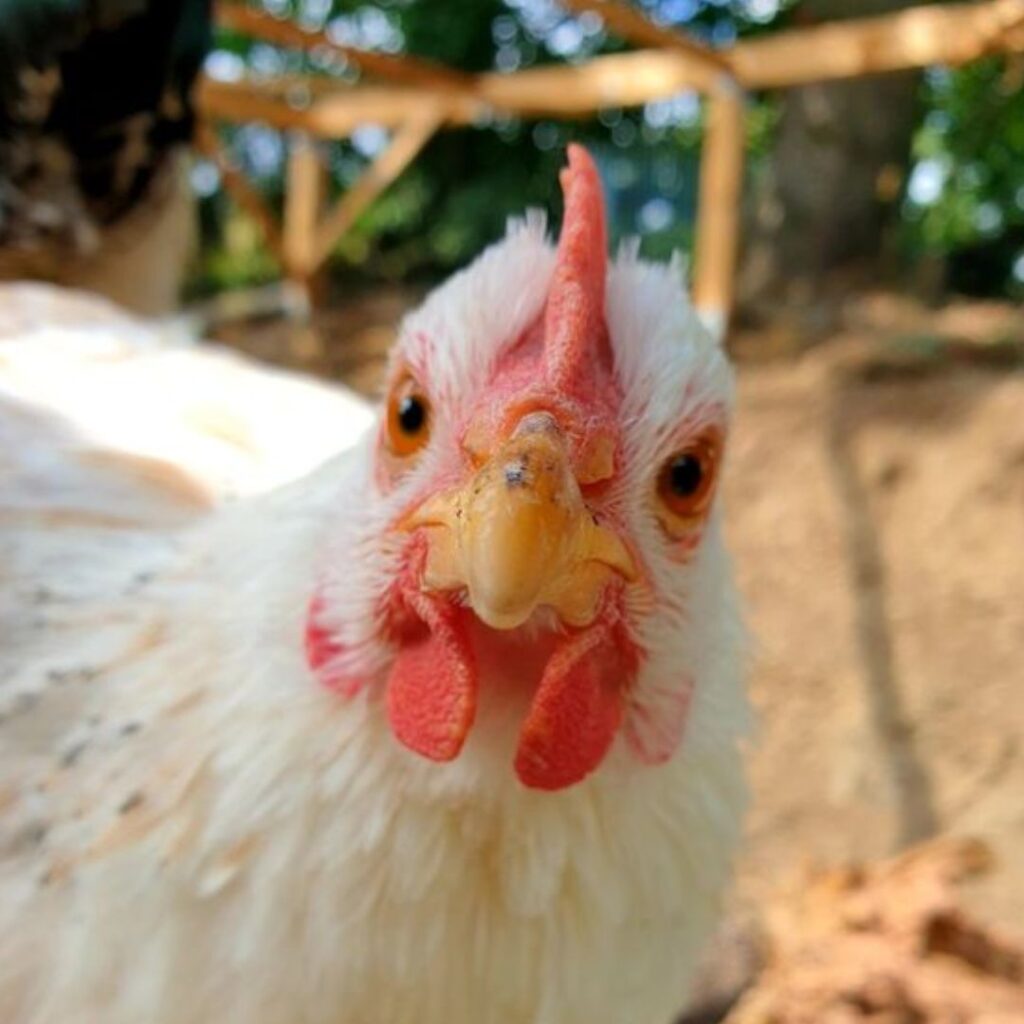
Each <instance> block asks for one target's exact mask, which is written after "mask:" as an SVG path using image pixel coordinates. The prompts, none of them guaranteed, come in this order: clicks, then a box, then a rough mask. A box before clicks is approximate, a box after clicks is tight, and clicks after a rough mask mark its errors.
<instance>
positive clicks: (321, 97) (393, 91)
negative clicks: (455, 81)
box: [196, 76, 486, 139]
mask: <svg viewBox="0 0 1024 1024" xmlns="http://www.w3.org/2000/svg"><path fill="white" fill-rule="evenodd" d="M288 84H291V83H290V80H289V83H288ZM288 91H289V89H288V88H287V87H286V83H284V82H281V81H279V80H277V79H273V78H272V79H266V80H264V79H245V80H243V81H240V82H220V81H216V80H214V79H212V78H209V77H208V76H204V77H203V78H201V79H200V82H199V85H198V86H197V88H196V105H197V107H198V108H199V110H200V112H201V113H202V114H203V116H205V117H206V118H209V119H212V120H219V121H234V122H245V121H262V122H263V123H265V124H268V125H270V126H271V127H272V128H278V129H280V130H283V131H287V130H289V129H295V130H297V131H304V132H309V133H310V134H312V135H317V136H319V137H320V138H324V139H344V138H347V137H348V136H349V135H351V134H352V132H353V131H354V130H355V129H356V128H358V127H359V126H360V125H361V124H379V125H382V126H384V127H385V128H394V127H398V126H399V125H402V124H404V123H405V122H406V121H408V120H409V118H410V117H416V116H419V115H421V114H422V115H424V116H425V115H426V114H427V113H430V114H434V113H437V112H438V111H440V112H441V114H442V115H443V119H444V120H446V121H448V122H449V123H451V124H468V123H470V122H472V121H473V120H474V119H475V118H477V117H479V116H480V115H481V114H482V113H483V112H484V110H485V109H486V107H485V104H484V103H482V102H481V101H480V100H478V99H474V98H473V97H472V96H470V95H469V94H466V93H458V92H447V93H439V92H433V91H431V90H429V89H409V88H405V87H399V86H375V85H366V86H354V87H353V86H347V85H341V84H338V85H336V86H335V87H334V88H333V89H326V88H324V87H323V85H322V84H319V85H318V88H317V92H316V95H315V96H314V97H313V98H312V100H311V102H310V103H308V104H307V105H305V106H296V105H294V104H293V103H291V102H289V101H288V100H287V99H286V98H285V96H286V94H287V93H288Z"/></svg>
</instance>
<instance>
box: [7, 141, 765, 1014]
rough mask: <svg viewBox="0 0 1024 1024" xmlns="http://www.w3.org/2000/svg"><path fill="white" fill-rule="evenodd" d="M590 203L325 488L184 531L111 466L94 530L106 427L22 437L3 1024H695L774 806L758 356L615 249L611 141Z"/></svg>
mask: <svg viewBox="0 0 1024 1024" xmlns="http://www.w3.org/2000/svg"><path fill="white" fill-rule="evenodd" d="M563 189H564V192H565V217H564V222H563V227H562V230H561V236H560V240H559V242H558V245H557V247H553V246H552V245H551V244H550V243H549V242H548V241H547V240H546V236H545V226H544V221H543V218H542V217H539V216H536V215H529V216H527V217H526V218H525V220H522V221H518V222H513V223H512V224H511V225H510V227H509V231H508V234H507V237H506V238H505V239H504V240H503V241H501V242H499V243H498V244H496V245H495V246H493V247H492V248H491V249H489V250H488V251H486V252H485V253H484V254H483V255H482V256H481V257H480V258H479V259H478V260H477V261H476V262H475V263H473V264H472V265H471V266H470V267H469V268H468V269H466V270H464V271H463V272H461V273H459V274H457V275H456V276H455V277H453V278H452V279H451V280H449V281H448V282H447V283H446V284H444V285H443V286H442V287H440V288H439V289H437V290H436V291H435V292H434V293H433V294H432V295H431V296H430V297H428V299H427V300H426V302H425V303H424V304H423V305H422V307H421V308H419V309H418V310H416V311H415V312H413V313H411V314H410V315H409V316H408V317H407V319H406V320H405V322H404V323H403V325H402V327H401V331H400V335H399V338H398V341H397V343H396V347H395V350H394V352H393V354H392V358H391V363H390V370H389V377H388V381H389V383H388V398H387V402H386V404H385V407H384V409H383V410H382V411H381V413H380V414H379V415H378V416H377V417H376V419H375V421H374V426H373V428H372V429H370V430H369V431H368V432H366V433H365V434H363V435H362V437H361V438H360V440H358V441H357V442H356V443H355V444H354V445H353V446H352V447H351V448H349V449H348V450H347V451H345V452H343V453H341V454H339V455H337V456H336V457H333V458H330V459H328V460H327V461H326V463H325V464H324V465H322V466H321V467H320V468H318V469H316V470H314V471H313V472H312V473H310V474H308V475H305V476H303V477H301V478H299V479H297V480H294V481H292V482H290V483H287V484H284V485H283V486H281V487H278V488H275V489H271V490H269V491H266V492H265V493H255V494H253V493H250V494H249V496H247V497H244V498H241V499H232V500H219V501H216V500H215V501H214V502H213V505H214V507H213V509H212V510H210V511H206V512H202V511H200V512H195V511H192V512H190V513H189V514H175V515H168V514H166V509H165V508H164V506H163V505H162V504H161V503H160V502H159V501H157V500H156V499H155V498H154V496H153V494H152V493H150V492H147V493H146V495H145V497H146V501H139V500H136V497H135V496H134V495H128V496H126V493H125V485H124V481H123V480H122V479H121V478H118V479H116V480H111V478H110V473H111V471H112V468H113V467H112V465H111V463H110V462H109V461H107V462H106V463H102V464H99V465H92V466H90V465H88V464H83V463H82V462H81V460H78V461H76V462H75V464H74V473H72V474H70V475H72V476H74V478H75V481H76V486H77V490H76V491H75V493H81V494H83V495H86V496H87V497H88V499H89V501H90V504H89V506H88V507H83V508H82V509H81V510H80V511H78V512H76V511H75V510H74V509H73V508H68V507H62V508H59V509H55V508H54V507H53V505H54V501H55V500H57V499H59V498H60V497H61V496H62V495H63V494H64V490H62V487H61V485H60V481H61V480H65V481H66V479H67V475H68V473H69V471H68V469H67V459H68V458H69V457H70V454H73V453H74V452H75V451H76V450H77V449H76V448H75V446H74V445H73V444H71V443H66V444H64V445H63V446H61V447H60V448H59V451H58V454H48V451H49V449H46V448H45V446H43V450H38V451H35V452H33V450H32V449H31V446H29V447H28V448H26V449H25V450H26V451H28V452H29V453H30V455H31V457H29V456H26V458H27V459H28V463H29V464H28V466H27V469H26V468H24V467H23V470H22V477H23V478H24V480H23V482H19V477H18V475H17V465H16V466H15V476H14V486H13V487H10V486H6V487H5V488H4V491H3V495H4V496H3V498H2V499H0V531H2V532H0V538H2V543H3V548H2V555H0V558H2V563H0V564H2V566H3V574H4V575H3V578H2V581H0V602H2V603H0V616H2V619H0V628H2V631H3V636H4V638H5V642H4V645H3V648H2V650H0V679H3V680H4V683H3V685H4V691H3V710H2V725H0V737H2V739H0V808H2V810H0V858H2V859H0V936H2V938H0V1019H3V1020H11V1021H19V1022H24V1024H56V1022H60V1024H77V1022H89V1024H115V1022H116V1024H129V1022H130V1024H138V1022H140V1021H146V1022H155V1024H179V1022H180V1024H186V1022H188V1024H195V1022H206V1021H218V1022H220V1024H234V1022H238V1024H243V1022H244V1024H300V1022H301V1024H328V1022H330V1024H361V1022H374V1024H399V1022H414V1021H415V1022H417V1024H470V1022H472V1024H488V1022H494V1024H509V1022H536V1024H548V1022H550V1024H556V1022H557V1024H582V1022H587V1024H621V1022H623V1021H630V1022H635V1024H664V1022H666V1021H668V1020H670V1019H671V1017H672V1015H673V1014H674V1013H675V1012H676V1011H678V1010H679V1008H680V1007H681V1005H682V1004H683V1002H684V999H685V996H686V992H687V986H688V983H689V977H690V974H691V971H692V968H693V966H694V963H695V960H696V957H697V954H698V951H699V949H700V947H701V945H702V943H703V941H704V939H705V938H706V936H707V934H708V932H709V930H710V929H711V927H712V925H713V922H714V920H715V916H716V912H717V909H718V905H719V902H720V898H721V895H722V892H723V888H724V886H725V885H726V883H727V879H728V876H729V861H730V855H731V852H732V850H733V848H734V845H735V843H736V841H737V837H738V833H739V827H740V819H741V815H742V809H743V805H744V801H745V787H744V782H743V773H742V765H741V751H740V745H741V738H742V736H743V735H744V733H745V731H746V729H747V724H748V712H747V708H746V703H745V698H744V694H743V687H742V679H741V676H742V672H741V667H742V664H741V663H742V649H743V637H742V630H741V627H740V619H739V615H738V612H737V601H736V597H735V593H734V588H733V583H732V579H731V573H730V569H729V565H728V560H727V556H726V552H725V549H724V544H723V538H722V531H721V519H720V510H719V507H718V502H717V501H716V498H715V495H716V486H715V485H716V481H717V478H718V476H719V474H720V468H721V459H722V455H723V450H724V445H725V438H726V434H727V430H728V422H729V416H730V409H731V405H732V380H731V372H730V370H729V367H728V364H727V361H726V358H725V356H724V354H723V352H722V349H721V347H720V345H719V344H718V343H717V342H716V340H715V339H713V338H712V337H711V336H710V335H709V334H708V333H706V332H705V330H704V329H703V328H702V326H701V325H700V323H699V321H698V320H697V318H696V316H695V314H694V312H693V311H692V309H691V308H690V306H689V304H688V302H687V300H686V298H685V295H684V291H683V288H682V285H681V276H682V275H681V273H680V268H679V266H678V265H677V264H676V263H673V264H671V265H669V266H658V265H651V264H647V263H644V262H642V261H641V260H640V259H639V258H638V255H637V252H636V249H635V248H631V247H629V246H626V247H625V248H624V249H623V250H622V251H621V252H620V254H619V256H618V257H617V259H616V260H615V262H614V263H612V264H611V265H609V263H608V259H607V255H606V231H605V224H604V210H603V199H602V195H601V190H600V184H599V180H598V176H597V173H596V170H595V167H594V164H593V162H592V161H591V159H590V157H589V156H588V154H587V153H586V152H585V151H584V150H583V149H581V148H579V147H571V148H570V151H569V166H568V168H567V169H566V170H565V171H564V172H563ZM2 357H3V349H2V348H0V358H2ZM156 401H157V399H156V396H154V404H155V403H156ZM24 411H25V410H24V409H22V412H24ZM144 415H145V414H144V410H139V418H140V419H141V418H144ZM264 415H265V416H266V418H267V419H268V420H269V421H272V422H273V421H280V422H281V426H282V428H287V426H288V424H287V422H286V421H285V420H286V417H280V418H279V417H278V416H277V415H276V414H275V411H274V410H273V409H272V408H270V407H269V405H268V407H266V408H265V409H264ZM23 427H24V429H23V434H24V436H25V437H27V438H28V439H29V440H32V438H34V437H35V436H36V435H35V434H33V432H32V429H31V426H30V425H28V424H23ZM317 429H318V428H317V425H316V424H315V423H313V422H312V421H309V432H310V436H311V437H313V435H314V434H315V433H316V431H317ZM324 429H325V430H327V431H329V430H330V424H329V423H328V422H327V420H326V418H325V420H324ZM37 447H38V446H37ZM69 453H70V454H69ZM58 455H59V456H60V457H59V458H58ZM9 457H10V455H9V454H8V458H9ZM62 460H63V461H62ZM186 468H187V467H186ZM5 472H7V473H8V474H10V472H11V470H10V469H8V470H6V471H5ZM90 473H93V474H94V475H95V477H96V480H95V483H92V484H91V483H90V479H89V476H88V474H90ZM101 474H105V475H101ZM55 478H57V482H56V483H54V482H53V481H54V479H55ZM143 482H144V483H145V484H146V485H147V486H149V487H150V488H151V487H152V486H154V482H153V479H152V474H150V475H149V479H148V480H147V481H143ZM159 482H160V481H157V483H159ZM69 486H70V485H69ZM259 489H260V488H259V487H254V488H251V490H253V491H258V490H259ZM177 490H178V491H180V488H178V489H177ZM72 505H73V502H72ZM154 509H155V511H154ZM161 510H163V512H164V514H160V513H161ZM41 587H42V588H45V590H44V592H43V593H42V594H40V593H39V588H41Z"/></svg>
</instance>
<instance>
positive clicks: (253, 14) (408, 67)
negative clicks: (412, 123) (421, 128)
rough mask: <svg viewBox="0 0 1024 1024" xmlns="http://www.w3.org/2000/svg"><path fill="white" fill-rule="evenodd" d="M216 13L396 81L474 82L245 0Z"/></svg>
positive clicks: (225, 21)
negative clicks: (355, 42) (330, 53)
mask: <svg viewBox="0 0 1024 1024" xmlns="http://www.w3.org/2000/svg"><path fill="white" fill-rule="evenodd" d="M215 15H216V20H217V24H218V25H220V26H221V27H223V28H227V29H231V30H232V31H234V32H238V33H240V34H241V35H246V36H251V37H252V38H254V39H262V40H263V41H264V42H268V43H274V44H275V45H276V46H283V47H286V48H289V49H297V50H306V51H308V50H312V49H316V48H320V47H323V48H326V49H329V50H332V51H333V52H335V53H338V54H341V56H343V57H344V58H345V59H346V60H347V61H350V62H351V63H352V64H354V65H355V66H356V67H358V68H359V69H360V70H362V71H364V72H365V73H366V74H368V75H373V76H375V77H377V78H385V79H388V80H389V81H392V82H397V83H401V84H404V85H418V86H427V87H429V88H433V89H460V88H466V87H467V86H468V85H469V84H471V82H472V76H471V75H467V74H464V73H463V72H460V71H453V70H451V69H450V68H446V67H442V66H441V65H439V64H434V63H432V62H430V61H426V60H420V59H419V58H417V57H408V56H395V55H393V54H388V53H373V52H371V51H369V50H360V49H359V48H358V47H355V46H346V45H344V44H343V43H337V42H335V41H334V40H333V39H331V38H330V36H329V35H328V34H327V33H326V32H323V31H313V30H310V29H304V28H302V27H301V26H299V25H297V24H295V22H292V21H286V20H283V19H281V18H275V17H273V16H272V15H270V14H266V13H264V12H263V11H258V10H256V9H255V8H253V7H247V6H245V4H244V3H239V2H230V3H228V2H221V3H218V4H217V5H216V7H215Z"/></svg>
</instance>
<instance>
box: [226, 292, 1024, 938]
mask: <svg viewBox="0 0 1024 1024" xmlns="http://www.w3.org/2000/svg"><path fill="white" fill-rule="evenodd" d="M414 298H415V296H414V294H412V293H408V292H406V293H383V294H381V295H378V296H376V297H374V298H373V299H372V300H369V301H362V302H360V303H358V304H353V305H350V306H349V307H347V308H342V309H340V310H335V311H333V312H329V313H327V314H325V315H324V316H323V317H322V318H321V319H320V320H319V321H318V323H317V330H315V331H304V332H299V333H298V334H295V335H293V338H292V346H291V349H290V354H289V355H286V356H285V360H286V361H289V362H292V363H295V362H298V363H301V364H302V365H304V366H306V367H307V368H312V369H315V370H318V371H320V372H324V373H326V374H327V375H330V376H337V377H341V378H343V379H346V380H347V381H349V382H350V383H351V384H353V385H354V386H356V387H358V388H360V389H361V390H364V391H366V392H372V391H373V390H374V389H375V388H376V387H377V386H379V381H380V376H381V371H382V361H381V353H382V351H383V350H384V349H385V348H386V346H387V344H388V342H389V340H390V338H391V337H392V334H393V327H394V324H395V322H396V321H397V319H398V318H399V316H400V314H401V312H402V310H403V309H404V308H405V307H406V306H407V305H408V303H409V302H411V301H413V299H414ZM841 320H842V322H843V324H844V325H845V326H844V332H843V333H841V334H839V335H837V336H836V337H834V338H832V339H830V340H829V341H828V342H827V343H824V344H821V345H818V346H816V347H814V348H813V349H810V350H808V351H804V352H802V353H801V352H796V351H794V349H796V348H798V347H799V346H796V345H794V344H792V343H791V342H790V341H789V340H787V339H786V338H785V337H784V336H783V337H779V336H775V335H766V334H764V333H762V334H759V335H754V336H750V335H747V336H740V337H738V338H737V339H735V340H734V343H733V347H734V348H735V350H736V351H737V353H738V354H739V370H740V373H739V377H740V390H739V396H740V401H739V414H738V417H737V421H736V428H735V431H734V436H733V438H732V441H731V450H730V462H729V469H728V479H727V482H726V488H725V500H726V502H727V506H726V507H727V520H728V533H729V537H730V541H731V544H732V547H733V550H734V552H735V556H736V563H737V567H738V572H739V577H740V581H741V585H742V589H743V592H744V595H745V598H746V602H747V609H748V616H749V621H750V625H751V628H752V631H753V634H754V636H755V638H756V642H755V648H754V655H753V658H752V665H751V693H752V696H753V700H754V702H755V704H756V706H757V709H758V713H759V719H760V728H759V734H758V736H757V741H756V743H755V744H754V745H753V746H752V748H751V752H750V768H751V778H752V783H753V789H754V805H753V813H752V815H751V817H750V822H749V829H748V840H747V843H746V846H745V849H744V853H743V856H742V859H741V862H740V865H739V886H738V890H737V898H736V899H737V905H738V906H739V907H740V908H747V910H748V911H749V910H751V909H754V910H756V908H757V907H758V906H759V905H762V904H763V903H764V902H765V901H766V900H767V899H769V897H770V896H771V894H772V893H774V892H777V891H778V890H779V889H781V888H783V887H785V886H787V885H789V884H790V883H791V881H792V879H793V877H794V876H795V875H796V874H797V873H799V872H801V871H802V870H803V869H804V867H805V866H806V865H807V864H808V863H809V862H816V863H820V864H836V863H841V862H845V861H848V860H851V859H856V860H860V859H872V858H878V857H882V856H885V855H887V854H890V853H892V852H894V851H896V850H898V849H901V848H903V847H905V846H906V845H908V844H911V843H913V842H915V841H918V840H921V839H924V838H927V837H929V836H933V835H936V834H953V835H966V836H977V837H980V838H982V839H984V840H986V841H987V842H988V843H989V844H990V845H991V846H992V847H993V849H994V851H995V854H996V856H997V859H998V864H999V867H998V868H997V870H996V871H995V872H994V873H993V874H992V875H991V876H989V877H988V878H987V879H986V880H983V881H981V882H979V883H977V884H975V885H974V886H973V887H972V888H971V889H970V890H969V892H968V900H969V902H970V903H971V905H972V909H973V910H975V911H978V912H979V913H981V914H982V915H983V916H984V917H985V918H987V919H989V920H994V921H998V922H1002V923H1004V924H1009V925H1016V926H1022V927H1024V750H1022V747H1024V670H1022V661H1024V356H1022V353H1024V347H1022V342H1024V314H1022V313H1021V311H1020V310H1015V309H1013V308H1012V307H1007V306H1005V305H1003V306H999V305H984V304H965V303H960V304H957V305H953V306H950V307H948V308H946V309H945V310H943V311H941V312H940V313H932V312H928V311H926V310H923V309H921V308H919V307H916V306H914V305H913V304H912V303H908V302H905V301H902V300H898V299H895V298H893V297H891V296H875V297H865V298H863V299H861V300H859V301H858V302H857V303H855V304H853V305H852V306H851V307H850V309H849V310H847V311H844V315H843V317H842V318H841ZM233 333H235V338H236V340H237V341H239V342H241V343H242V345H243V347H246V348H247V349H249V350H250V351H252V352H254V353H255V354H258V355H262V356H274V357H275V358H281V353H282V346H281V334H280V329H279V328H276V329H275V328H267V329H265V330H263V331H260V330H254V329H248V330H246V331H245V332H243V333H239V332H237V331H236V332H233ZM768 357H770V358H768Z"/></svg>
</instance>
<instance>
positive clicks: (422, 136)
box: [313, 111, 443, 266]
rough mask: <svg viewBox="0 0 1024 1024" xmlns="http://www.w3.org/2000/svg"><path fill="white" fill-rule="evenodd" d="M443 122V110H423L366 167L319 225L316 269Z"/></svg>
mask: <svg viewBox="0 0 1024 1024" xmlns="http://www.w3.org/2000/svg"><path fill="white" fill-rule="evenodd" d="M442 122H443V114H442V113H441V111H432V112H422V111H421V112H418V113H417V114H416V115H415V116H413V117H411V118H410V119H409V120H408V121H406V123H405V124H404V125H402V127H401V128H399V130H398V131H397V132H396V133H395V135H394V138H392V140H391V143H390V145H389V146H388V147H387V149H385V150H384V151H383V152H381V153H380V154H379V155H378V156H377V158H376V159H375V160H374V161H373V163H371V164H370V166H369V167H367V168H366V170H365V171H364V172H363V173H362V175H361V176H360V177H359V178H358V179H357V180H356V182H355V184H353V185H352V186H351V187H350V188H349V190H348V191H347V192H346V193H345V194H344V195H343V196H342V197H341V198H340V199H339V200H338V202H337V204H336V205H335V207H334V209H333V210H332V211H331V212H330V214H329V215H328V216H327V219H326V220H325V221H324V222H323V224H321V225H320V230H319V231H318V232H317V236H316V241H315V243H314V246H313V254H314V260H315V265H316V266H320V265H321V264H323V263H324V262H325V261H326V260H327V258H328V257H329V256H330V254H331V251H332V250H333V249H334V247H335V245H337V243H338V239H340V238H341V236H342V235H343V234H344V233H345V232H346V231H348V229H349V228H351V227H352V225H353V224H354V223H355V222H356V220H357V219H358V217H359V215H360V214H361V213H362V212H363V211H364V210H365V209H366V208H367V207H368V206H369V205H370V204H371V203H372V202H373V201H374V200H375V199H376V198H377V197H378V196H379V195H380V194H381V193H382V192H383V191H384V190H385V189H386V188H387V187H388V185H390V184H391V183H392V182H393V181H394V180H395V178H397V177H398V175H399V174H401V173H402V171H404V170H405V168H406V167H408V166H409V164H410V163H412V161H413V160H414V159H415V158H416V155H417V154H418V153H419V152H420V150H422V149H423V147H424V146H425V145H426V144H427V142H429V141H430V139H431V138H432V137H433V135H434V133H435V132H436V131H437V130H438V128H440V127H441V124H442Z"/></svg>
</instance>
